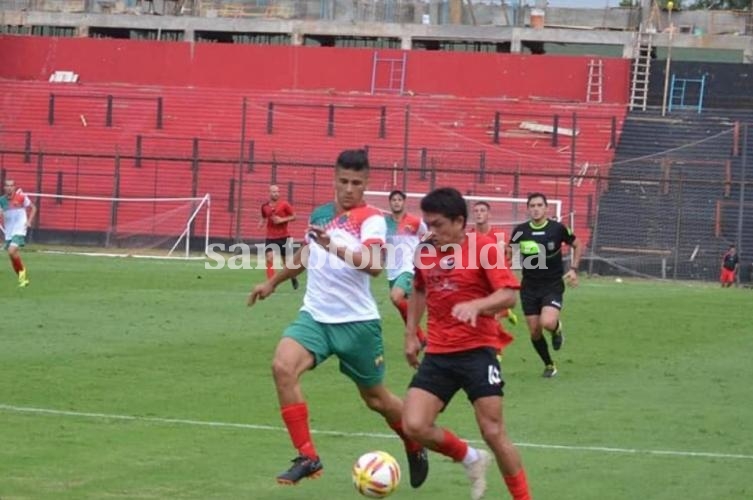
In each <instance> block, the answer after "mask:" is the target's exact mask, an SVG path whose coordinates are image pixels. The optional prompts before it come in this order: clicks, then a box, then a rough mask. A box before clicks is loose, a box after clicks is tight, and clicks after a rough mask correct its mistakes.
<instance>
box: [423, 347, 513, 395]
mask: <svg viewBox="0 0 753 500" xmlns="http://www.w3.org/2000/svg"><path fill="white" fill-rule="evenodd" d="M504 385H505V382H504V380H502V372H501V369H500V367H499V360H498V359H497V351H496V350H495V349H493V348H491V347H480V348H478V349H472V350H469V351H460V352H452V353H447V354H425V355H424V357H423V359H422V360H421V364H420V365H419V367H418V371H417V372H416V374H415V375H414V376H413V379H412V380H411V382H410V385H409V387H415V388H417V389H423V390H424V391H426V392H429V393H431V394H433V395H435V396H436V397H438V398H439V399H440V400H442V402H444V405H445V406H447V405H448V404H449V402H450V400H452V397H453V396H454V395H455V393H456V392H458V390H460V389H463V391H464V392H465V394H466V395H467V396H468V400H469V401H470V402H471V403H473V402H474V401H476V400H477V399H478V398H483V397H487V396H502V395H503V394H504V392H503V391H502V388H503V387H504Z"/></svg>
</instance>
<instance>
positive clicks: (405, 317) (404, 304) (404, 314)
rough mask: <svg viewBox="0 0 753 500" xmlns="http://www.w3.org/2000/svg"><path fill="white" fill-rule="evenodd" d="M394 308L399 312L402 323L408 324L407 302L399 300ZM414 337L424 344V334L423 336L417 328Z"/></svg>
mask: <svg viewBox="0 0 753 500" xmlns="http://www.w3.org/2000/svg"><path fill="white" fill-rule="evenodd" d="M395 307H397V310H398V311H400V316H402V318H403V323H405V324H408V301H407V300H406V299H403V300H401V301H400V302H398V303H397V304H396V305H395ZM416 336H418V340H419V342H421V343H424V344H425V343H426V334H424V331H423V330H421V327H420V326H419V327H418V330H416Z"/></svg>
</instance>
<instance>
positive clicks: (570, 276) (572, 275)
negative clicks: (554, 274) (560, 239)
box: [564, 238, 583, 287]
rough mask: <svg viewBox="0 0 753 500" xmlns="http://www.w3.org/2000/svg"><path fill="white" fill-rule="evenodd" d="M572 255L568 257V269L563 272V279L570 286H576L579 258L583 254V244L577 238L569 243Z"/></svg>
mask: <svg viewBox="0 0 753 500" xmlns="http://www.w3.org/2000/svg"><path fill="white" fill-rule="evenodd" d="M570 248H572V253H573V255H572V256H571V257H570V269H569V270H568V271H567V272H566V273H565V276H564V278H565V281H567V283H568V284H569V285H570V286H572V287H576V286H578V268H579V267H580V258H581V257H582V256H583V245H581V244H580V240H579V239H577V238H576V239H574V240H573V242H572V243H570Z"/></svg>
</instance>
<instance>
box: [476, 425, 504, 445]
mask: <svg viewBox="0 0 753 500" xmlns="http://www.w3.org/2000/svg"><path fill="white" fill-rule="evenodd" d="M479 430H480V431H481V437H482V438H483V440H484V442H486V443H487V444H489V445H490V446H491V445H492V444H493V443H504V442H505V441H506V440H507V433H506V432H505V428H504V427H503V426H502V423H501V422H499V421H497V422H485V423H481V424H480V425H479Z"/></svg>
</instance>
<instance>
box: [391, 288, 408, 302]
mask: <svg viewBox="0 0 753 500" xmlns="http://www.w3.org/2000/svg"><path fill="white" fill-rule="evenodd" d="M404 299H405V292H404V291H403V290H402V289H399V288H395V289H393V290H392V291H391V292H390V300H392V303H393V304H394V305H398V304H400V302H402V301H403V300H404Z"/></svg>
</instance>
